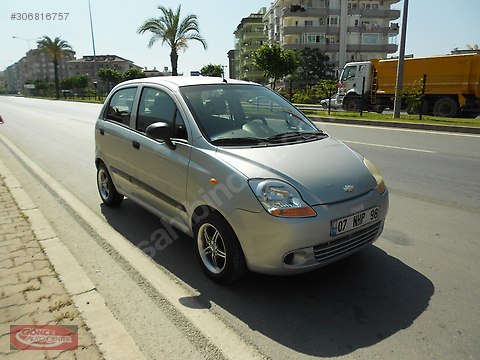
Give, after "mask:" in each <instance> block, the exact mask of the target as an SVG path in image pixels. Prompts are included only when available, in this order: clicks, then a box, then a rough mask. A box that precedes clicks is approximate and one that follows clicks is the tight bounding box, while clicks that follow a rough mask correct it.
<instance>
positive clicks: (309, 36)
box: [301, 33, 327, 44]
mask: <svg viewBox="0 0 480 360" xmlns="http://www.w3.org/2000/svg"><path fill="white" fill-rule="evenodd" d="M326 42H327V41H326V37H325V34H319V33H304V34H302V38H301V43H302V44H326Z"/></svg>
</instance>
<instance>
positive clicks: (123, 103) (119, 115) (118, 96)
mask: <svg viewBox="0 0 480 360" xmlns="http://www.w3.org/2000/svg"><path fill="white" fill-rule="evenodd" d="M136 92H137V88H136V87H133V88H126V89H121V90H118V91H117V92H116V93H115V94H114V95H113V96H112V98H111V99H110V102H109V104H108V107H107V114H106V118H107V119H108V120H112V121H115V122H118V123H121V124H124V125H130V115H131V114H132V108H133V101H134V100H135V94H136Z"/></svg>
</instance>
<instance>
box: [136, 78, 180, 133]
mask: <svg viewBox="0 0 480 360" xmlns="http://www.w3.org/2000/svg"><path fill="white" fill-rule="evenodd" d="M156 122H164V123H166V124H167V125H169V126H170V127H171V128H172V137H174V138H181V139H187V131H186V128H185V122H184V120H183V118H182V116H181V114H180V112H179V111H178V109H177V106H176V105H175V102H174V101H173V99H172V98H171V97H170V96H169V95H168V94H167V93H165V92H164V91H162V90H159V89H154V88H150V87H144V88H143V90H142V94H141V96H140V101H139V104H138V115H137V122H136V129H137V130H139V131H142V132H145V130H146V129H147V127H148V126H149V125H151V124H153V123H156Z"/></svg>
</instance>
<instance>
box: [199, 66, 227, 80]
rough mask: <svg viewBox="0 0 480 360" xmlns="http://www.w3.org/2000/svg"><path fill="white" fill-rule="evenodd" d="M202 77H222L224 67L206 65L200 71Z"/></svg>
mask: <svg viewBox="0 0 480 360" xmlns="http://www.w3.org/2000/svg"><path fill="white" fill-rule="evenodd" d="M200 75H202V76H215V77H221V76H222V75H223V68H222V65H213V64H208V65H205V66H204V67H202V68H201V69H200Z"/></svg>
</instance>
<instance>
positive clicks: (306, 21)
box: [305, 20, 313, 26]
mask: <svg viewBox="0 0 480 360" xmlns="http://www.w3.org/2000/svg"><path fill="white" fill-rule="evenodd" d="M305 26H313V21H311V20H305Z"/></svg>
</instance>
